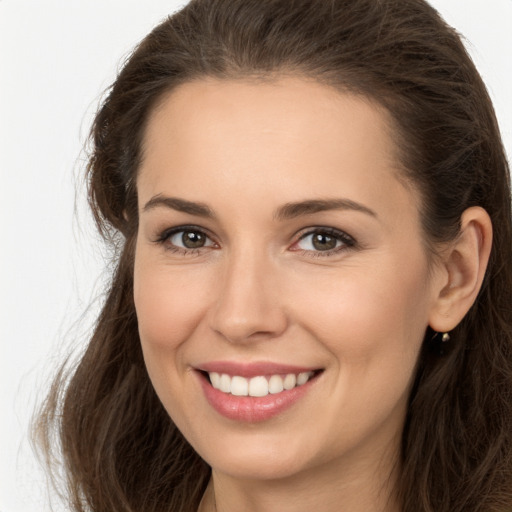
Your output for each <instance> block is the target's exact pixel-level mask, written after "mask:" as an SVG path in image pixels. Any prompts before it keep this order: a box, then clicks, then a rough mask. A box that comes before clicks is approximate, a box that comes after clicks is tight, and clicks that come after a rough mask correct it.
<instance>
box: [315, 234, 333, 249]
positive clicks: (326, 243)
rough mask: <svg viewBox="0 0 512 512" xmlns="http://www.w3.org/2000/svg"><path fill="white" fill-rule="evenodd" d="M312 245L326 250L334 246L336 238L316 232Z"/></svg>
mask: <svg viewBox="0 0 512 512" xmlns="http://www.w3.org/2000/svg"><path fill="white" fill-rule="evenodd" d="M313 247H314V248H315V249H317V250H319V251H328V250H330V249H334V248H335V247H336V238H334V237H333V236H330V235H326V234H322V233H317V234H316V235H315V236H314V237H313Z"/></svg>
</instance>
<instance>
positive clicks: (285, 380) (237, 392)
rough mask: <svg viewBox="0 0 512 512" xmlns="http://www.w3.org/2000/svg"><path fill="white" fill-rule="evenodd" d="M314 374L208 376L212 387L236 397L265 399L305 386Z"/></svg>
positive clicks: (211, 373) (213, 374)
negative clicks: (268, 396) (248, 376)
mask: <svg viewBox="0 0 512 512" xmlns="http://www.w3.org/2000/svg"><path fill="white" fill-rule="evenodd" d="M314 374H315V373H314V372H312V371H309V372H300V373H298V374H294V373H288V374H286V375H279V374H275V375H271V376H269V377H267V376H264V375H258V376H255V377H252V378H250V379H249V378H245V377H241V376H239V375H235V376H230V375H228V374H227V373H217V372H209V373H208V376H209V378H210V382H211V384H212V386H213V387H214V388H215V389H217V390H219V391H222V392H223V393H229V394H231V395H234V396H252V397H263V396H267V395H268V394H269V393H270V394H273V395H275V394H278V393H282V392H283V391H289V390H291V389H293V388H295V387H297V386H303V385H304V384H306V382H308V381H309V379H310V378H311V377H313V376H314Z"/></svg>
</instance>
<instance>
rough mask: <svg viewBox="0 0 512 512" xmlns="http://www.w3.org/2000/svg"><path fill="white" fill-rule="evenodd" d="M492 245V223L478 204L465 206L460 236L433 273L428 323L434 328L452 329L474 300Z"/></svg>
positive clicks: (443, 330) (438, 329)
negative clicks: (434, 278)
mask: <svg viewBox="0 0 512 512" xmlns="http://www.w3.org/2000/svg"><path fill="white" fill-rule="evenodd" d="M491 246H492V223H491V219H490V217H489V214H488V213H487V212H486V211H485V210H484V209H483V208H480V207H477V206H475V207H472V208H468V209H467V210H466V211H465V212H464V213H463V214H462V218H461V230H460V233H459V236H458V237H457V238H456V240H455V241H454V242H452V243H451V244H450V245H449V246H448V248H447V249H446V250H445V251H443V253H442V262H441V264H440V267H441V268H440V269H438V270H440V272H439V273H437V274H436V275H438V276H439V279H436V288H435V289H434V304H433V307H432V308H431V311H430V317H429V325H430V327H431V328H432V329H433V330H434V331H437V332H448V331H451V330H452V329H453V328H454V327H456V326H457V324H458V323H459V322H460V321H461V320H462V319H463V318H464V316H465V315H466V313H467V312H468V311H469V309H470V308H471V306H472V305H473V303H474V302H475V300H476V297H477V295H478V292H479V291H480V287H481V286H482V281H483V279H484V275H485V270H486V268H487V263H488V261H489V255H490V253H491Z"/></svg>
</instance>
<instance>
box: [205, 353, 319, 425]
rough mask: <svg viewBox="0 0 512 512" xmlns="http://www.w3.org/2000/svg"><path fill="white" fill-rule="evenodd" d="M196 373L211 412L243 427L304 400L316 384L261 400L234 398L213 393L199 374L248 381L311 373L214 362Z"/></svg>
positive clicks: (264, 365) (292, 368) (274, 366)
mask: <svg viewBox="0 0 512 512" xmlns="http://www.w3.org/2000/svg"><path fill="white" fill-rule="evenodd" d="M198 370H200V371H198V372H197V375H198V377H199V381H200V383H201V387H202V389H203V392H204V395H205V397H206V400H207V401H208V403H209V404H210V405H211V406H212V407H213V409H215V410H216V411H217V412H218V413H219V414H221V415H222V416H224V417H225V418H228V419H230V420H235V421H240V422H246V423H255V422H261V421H265V420H269V419H271V418H273V417H274V416H277V415H279V414H280V413H282V412H283V411H285V410H286V409H288V408H290V407H291V406H292V405H294V404H295V403H297V402H298V401H299V400H300V399H301V398H302V397H304V396H305V395H306V394H307V393H308V391H309V390H310V389H311V386H313V385H314V383H315V382H316V380H317V379H316V378H315V377H313V378H312V379H311V380H309V381H308V382H306V384H303V385H302V386H297V387H295V388H293V389H290V390H285V391H282V392H281V393H276V394H270V393H269V394H268V395H267V396H263V397H250V396H234V395H231V394H229V393H223V392H222V391H220V390H218V389H215V388H214V387H213V386H212V385H211V384H210V382H209V380H208V378H207V377H206V376H205V375H204V374H203V373H202V372H218V373H226V374H228V375H231V376H234V375H239V376H241V377H246V378H250V377H255V376H258V375H276V374H283V375H284V374H288V373H294V374H298V373H301V372H306V371H312V369H310V368H302V367H296V366H288V365H280V364H274V363H251V364H242V365H241V364H239V363H230V362H215V363H207V364H204V365H201V367H200V368H198Z"/></svg>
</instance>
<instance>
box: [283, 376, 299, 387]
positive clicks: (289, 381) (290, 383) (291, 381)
mask: <svg viewBox="0 0 512 512" xmlns="http://www.w3.org/2000/svg"><path fill="white" fill-rule="evenodd" d="M295 384H297V377H295V375H294V374H293V373H289V374H288V375H287V376H286V377H285V378H284V383H283V387H284V389H286V390H288V389H293V388H294V387H295Z"/></svg>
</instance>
